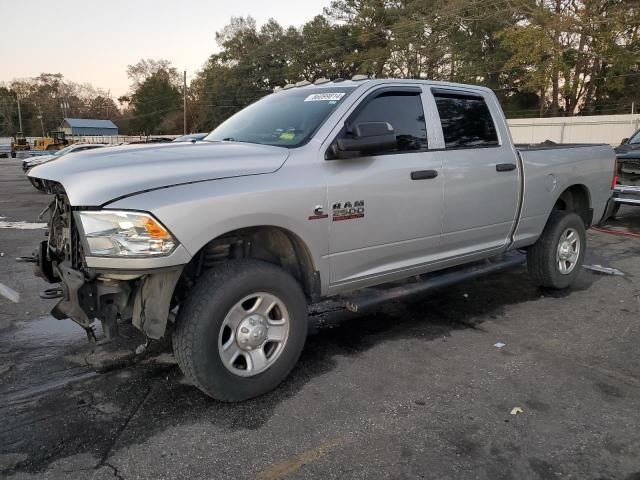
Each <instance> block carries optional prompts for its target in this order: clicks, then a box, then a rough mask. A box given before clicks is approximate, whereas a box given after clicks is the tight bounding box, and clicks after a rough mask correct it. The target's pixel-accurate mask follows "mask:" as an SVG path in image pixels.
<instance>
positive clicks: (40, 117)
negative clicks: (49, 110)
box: [38, 112, 46, 138]
mask: <svg viewBox="0 0 640 480" xmlns="http://www.w3.org/2000/svg"><path fill="white" fill-rule="evenodd" d="M38 120H40V128H42V137H43V138H44V137H46V135H45V134H44V123H42V112H40V114H39V115H38Z"/></svg>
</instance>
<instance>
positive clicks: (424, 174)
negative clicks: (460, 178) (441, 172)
mask: <svg viewBox="0 0 640 480" xmlns="http://www.w3.org/2000/svg"><path fill="white" fill-rule="evenodd" d="M437 176H438V171H437V170H418V171H415V172H411V180H429V179H431V178H436V177H437Z"/></svg>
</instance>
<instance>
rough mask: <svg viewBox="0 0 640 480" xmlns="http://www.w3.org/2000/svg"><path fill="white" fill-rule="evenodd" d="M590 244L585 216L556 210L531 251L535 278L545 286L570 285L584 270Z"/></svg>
mask: <svg viewBox="0 0 640 480" xmlns="http://www.w3.org/2000/svg"><path fill="white" fill-rule="evenodd" d="M586 246H587V235H586V231H585V227H584V222H583V220H582V218H581V217H580V216H579V215H578V214H576V213H573V212H566V211H554V212H552V213H551V216H550V217H549V221H548V222H547V225H546V226H545V228H544V231H543V232H542V235H541V236H540V238H539V239H538V241H537V242H536V243H535V244H534V245H533V246H532V247H530V248H529V250H528V251H527V266H528V269H529V274H530V275H531V277H532V279H533V281H534V282H536V283H537V284H538V285H540V286H542V287H548V288H556V289H562V288H567V287H568V286H569V285H571V283H573V281H574V280H575V279H576V277H577V276H578V274H579V273H580V267H581V266H582V262H583V260H584V253H585V249H586Z"/></svg>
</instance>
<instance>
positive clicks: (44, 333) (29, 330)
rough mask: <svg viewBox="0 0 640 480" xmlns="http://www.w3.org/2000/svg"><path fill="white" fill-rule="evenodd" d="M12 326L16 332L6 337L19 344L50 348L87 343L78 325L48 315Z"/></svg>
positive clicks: (85, 336) (84, 334)
mask: <svg viewBox="0 0 640 480" xmlns="http://www.w3.org/2000/svg"><path fill="white" fill-rule="evenodd" d="M14 325H15V327H16V330H14V331H13V332H11V333H9V334H8V335H9V336H11V337H13V339H14V340H17V341H19V342H21V343H22V342H27V343H36V344H38V345H40V346H43V345H46V346H50V345H55V344H58V345H64V344H69V343H76V342H82V341H85V342H86V341H87V334H86V333H85V332H84V330H83V329H82V327H80V326H79V325H78V324H76V323H75V322H73V321H72V320H68V319H67V320H56V319H55V318H53V317H52V316H50V315H46V316H44V317H38V318H34V319H33V320H24V321H18V322H15V323H14ZM98 328H99V325H98Z"/></svg>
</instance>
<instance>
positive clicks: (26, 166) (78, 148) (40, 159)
mask: <svg viewBox="0 0 640 480" xmlns="http://www.w3.org/2000/svg"><path fill="white" fill-rule="evenodd" d="M101 147H106V145H103V144H100V143H74V144H73V145H69V146H68V147H65V148H63V149H62V150H57V151H56V152H55V153H52V154H51V155H39V156H37V157H31V158H27V159H25V160H23V161H22V170H23V171H24V172H25V173H27V172H28V171H29V170H30V169H31V168H33V167H35V166H36V165H42V164H43V163H47V162H50V161H51V160H57V159H59V158H62V157H64V156H65V155H68V154H70V153H78V152H82V151H85V150H93V149H94V148H101Z"/></svg>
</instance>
